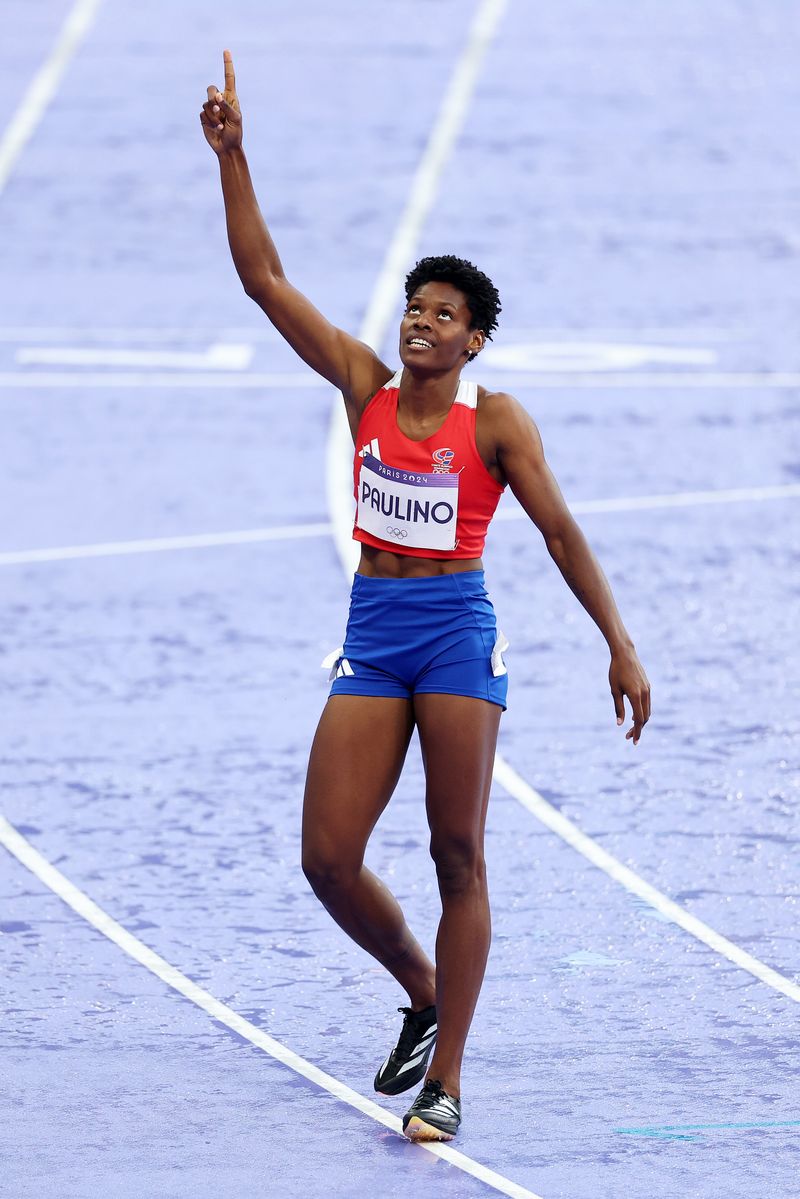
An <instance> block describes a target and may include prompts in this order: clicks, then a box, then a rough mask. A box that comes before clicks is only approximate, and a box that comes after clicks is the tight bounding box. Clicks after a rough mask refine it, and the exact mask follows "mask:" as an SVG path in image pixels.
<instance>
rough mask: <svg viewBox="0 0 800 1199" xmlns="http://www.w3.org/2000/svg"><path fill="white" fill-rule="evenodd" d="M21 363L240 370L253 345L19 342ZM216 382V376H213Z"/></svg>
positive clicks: (245, 366) (227, 343)
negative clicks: (141, 346)
mask: <svg viewBox="0 0 800 1199" xmlns="http://www.w3.org/2000/svg"><path fill="white" fill-rule="evenodd" d="M15 358H16V361H17V362H19V363H20V365H21V366H28V365H33V366H138V367H145V368H147V369H148V370H149V369H153V368H155V367H160V366H167V367H174V368H175V369H176V370H198V369H199V370H210V371H223V370H224V371H231V370H235V371H244V370H247V368H248V366H249V365H250V363H251V362H252V361H253V347H252V346H251V345H247V344H244V343H242V342H215V343H213V344H212V345H210V346H207V347H206V348H205V349H204V350H193V351H192V350H152V349H149V350H137V349H131V348H130V347H127V346H23V347H22V348H21V349H18V350H17V352H16V355H15ZM216 381H217V383H218V382H219V380H216Z"/></svg>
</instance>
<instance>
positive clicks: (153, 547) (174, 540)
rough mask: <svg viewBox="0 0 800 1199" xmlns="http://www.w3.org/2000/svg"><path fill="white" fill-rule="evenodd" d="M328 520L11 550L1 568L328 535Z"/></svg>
mask: <svg viewBox="0 0 800 1199" xmlns="http://www.w3.org/2000/svg"><path fill="white" fill-rule="evenodd" d="M330 531H331V526H330V523H329V521H318V522H317V523H316V524H306V525H273V526H272V528H266V529H239V530H234V531H233V532H230V533H194V534H190V535H189V536H184V537H149V538H145V539H144V540H140V541H101V542H98V543H97V544H96V545H63V546H56V547H54V548H53V549H42V550H11V551H9V552H8V553H4V554H0V566H20V565H23V564H24V563H27V562H67V561H70V560H72V559H75V558H112V557H116V556H117V555H119V554H153V553H159V552H163V551H164V550H195V549H206V548H208V547H211V546H217V545H252V544H254V543H256V542H259V541H294V540H296V539H299V538H302V537H323V536H325V535H327V534H329V533H330Z"/></svg>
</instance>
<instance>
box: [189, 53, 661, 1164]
mask: <svg viewBox="0 0 800 1199" xmlns="http://www.w3.org/2000/svg"><path fill="white" fill-rule="evenodd" d="M224 69H225V92H224V94H223V93H221V92H220V91H219V90H218V89H217V88H216V87H215V86H211V87H209V88H208V99H207V101H206V102H205V104H204V105H203V111H202V112H201V114H200V120H201V122H202V126H203V132H204V134H205V137H206V140H207V141H208V143H209V145H210V146H211V148H212V149H213V150H214V152H215V153H216V155H217V157H218V160H219V166H220V173H221V179H222V191H223V196H224V200H225V213H226V219H227V229H228V239H229V242H230V247H231V253H232V255H233V260H234V263H235V265H236V270H237V271H238V273H239V277H240V279H241V281H242V284H243V286H244V289H245V291H246V292H247V294H248V295H249V296H251V297H252V299H254V300H255V301H256V303H257V304H258V305H259V306H260V307H261V308H262V309H263V310H264V312H265V313H266V314H267V316H268V317H269V319H270V321H271V322H272V323H273V325H274V326H275V327H276V328H277V329H278V331H279V332H280V333H281V334H282V336H283V337H284V338H285V339H286V341H288V343H289V344H290V345H291V346H292V347H293V349H294V350H295V351H296V352H297V353H298V354H299V356H300V357H301V358H302V359H303V361H304V362H306V363H307V364H308V365H309V366H310V367H312V369H313V370H315V371H317V372H318V373H319V374H320V375H322V376H323V378H325V379H327V380H328V381H329V382H330V383H332V384H333V385H334V386H335V387H337V388H338V389H339V390H340V391H341V393H342V395H343V397H344V403H345V408H346V411H347V416H348V420H349V423H350V429H351V432H352V434H353V441H354V443H355V455H354V487H355V498H356V516H355V528H354V531H353V536H354V537H355V538H356V540H357V541H359V542H360V543H361V560H360V562H359V565H358V570H357V573H356V575H355V578H354V581H353V590H352V596H351V602H350V614H349V618H348V622H347V630H346V636H345V641H344V646H343V647H342V650H341V652H339V653H337V655H336V656H335V661H333V662H332V666H333V670H332V672H331V673H332V676H333V684H332V687H331V694H330V697H329V699H328V702H327V704H326V707H325V709H324V711H323V714H322V718H321V720H320V723H319V727H318V729H317V733H316V736H315V738H314V744H313V747H312V750H311V759H310V762H309V767H308V777H307V782H306V792H305V801H304V808H303V855H302V866H303V871H304V873H305V875H306V877H307V878H308V880H309V882H310V884H311V886H312V888H313V890H314V892H315V893H316V895H317V896H318V897H319V899H320V900H321V902H322V903H323V904H324V906H325V907H326V909H327V910H328V911H329V912H330V914H331V916H332V917H333V918H334V920H335V921H336V922H337V923H338V924H339V925H340V926H341V927H342V928H343V929H344V930H345V932H346V933H348V935H349V936H350V937H352V938H353V940H354V941H356V942H357V943H358V944H359V945H360V946H362V948H363V949H365V950H366V951H367V952H368V953H370V954H371V955H372V956H373V957H375V958H376V959H377V960H378V961H379V962H381V963H382V964H383V965H384V966H385V967H386V969H387V970H388V971H389V972H390V973H391V974H392V975H393V976H394V978H396V979H397V981H398V983H399V984H400V986H401V987H402V988H403V989H404V991H406V992H407V994H408V998H409V1006H407V1007H401V1008H400V1009H399V1011H401V1012H402V1013H403V1014H404V1021H403V1028H402V1031H401V1033H400V1038H399V1040H398V1043H397V1045H396V1046H395V1048H394V1049H393V1050H392V1052H391V1053H390V1054H389V1057H388V1058H387V1059H386V1061H385V1062H384V1063H383V1065H382V1066H381V1067H380V1069H379V1070H378V1073H377V1075H376V1076H375V1084H374V1085H375V1089H376V1090H377V1091H379V1092H381V1093H383V1094H387V1095H396V1094H400V1093H401V1092H403V1091H405V1090H407V1089H408V1088H410V1087H413V1086H415V1085H416V1084H417V1083H419V1082H420V1081H423V1086H422V1089H421V1091H420V1093H419V1094H418V1095H417V1097H416V1099H415V1100H414V1102H413V1103H412V1105H411V1107H410V1108H409V1110H408V1112H407V1113H406V1115H405V1117H404V1119H403V1130H404V1132H405V1134H406V1136H407V1137H409V1138H410V1139H412V1140H443V1141H447V1140H452V1138H453V1137H454V1136H455V1133H456V1131H457V1129H458V1126H459V1124H460V1122H461V1087H460V1073H461V1062H462V1058H463V1053H464V1045H465V1042H466V1039H467V1033H468V1031H469V1027H470V1024H471V1021H472V1016H473V1013H474V1010H475V1005H476V1003H477V999H478V994H479V991H480V987H481V983H482V981H483V975H484V970H485V967H486V959H487V955H488V952H489V942H490V914H489V903H488V894H487V887H486V871H485V866H484V856H483V839H484V826H485V823H486V810H487V804H488V799H489V788H490V784H491V778H492V765H493V761H494V754H495V745H496V741H497V730H498V725H499V722H500V714H501V712H502V711H504V710H505V706H506V690H507V675H506V668H505V664H504V662H503V659H502V651H503V649H504V648H505V642H504V639H503V638H502V634H500V635H498V632H497V629H496V625H495V617H494V612H493V610H492V606H491V603H490V601H489V598H488V596H487V594H486V590H485V587H484V578H483V564H482V561H481V553H482V550H483V544H484V538H485V534H486V529H487V526H488V524H489V522H490V520H491V518H492V515H493V514H494V511H495V508H496V506H497V502H498V500H499V498H500V496H501V494H502V492H503V490H504V488H505V487H506V486H509V487H510V488H511V490H512V491H513V493H514V495H515V496H516V497H517V499H518V500H519V502H520V504H521V505H522V507H523V508H524V509H525V511H526V512H527V514H528V515H529V516H530V518H531V520H532V521H533V522H534V524H536V525H537V527H538V528H539V530H540V531H541V533H542V535H543V537H544V539H545V542H546V545H547V548H548V550H549V552H550V554H551V555H552V557H553V559H554V560H555V562H556V565H557V566H558V568H559V570H560V571H561V573H562V574H563V576H564V578H565V580H566V582H567V584H568V585H569V586H570V587H571V589H572V590H573V591H574V593H575V595H576V596H577V597H578V599H579V600H580V602H581V603H582V604H583V606H584V608H585V609H586V611H587V612H588V613H589V615H590V616H591V617H592V618H593V619H594V621H595V622H596V623H597V625H598V627H599V628H600V630H601V631H602V633H603V635H604V636H605V638H606V641H607V642H608V646H609V649H610V652H611V665H610V669H609V682H610V685H611V692H612V695H613V698H614V706H615V709H616V715H617V723H618V724H621V723H622V722H623V719H624V702H623V697H624V696H627V697H628V700H629V702H630V705H631V710H632V714H633V726H632V727H631V728H630V729H629V731H628V733H627V734H626V736H627V737H628V738H632V739H633V743H634V745H635V744H636V743H637V742H638V740H639V736H640V734H641V731H642V726H643V725H644V724H645V723H646V722H647V720H648V718H649V715H650V694H649V686H648V683H647V679H646V677H645V673H644V670H643V669H642V666H641V664H640V662H639V659H638V657H637V655H636V651H635V649H634V647H633V643H632V642H631V639H630V637H629V636H628V634H627V632H626V631H625V627H624V625H623V623H622V620H621V618H620V615H619V613H618V611H617V608H616V605H615V603H614V599H613V597H612V595H611V591H610V589H609V586H608V583H607V581H606V579H605V577H604V575H603V573H602V571H601V569H600V567H599V565H598V563H597V561H596V560H595V558H594V556H593V555H592V552H591V550H590V549H589V547H588V545H587V543H586V541H585V539H584V537H583V534H582V533H581V531H580V529H579V528H578V526H577V525H576V524H575V521H574V520H573V519H572V517H571V515H570V513H569V511H568V509H567V507H566V505H565V503H564V500H563V498H562V496H561V493H560V491H559V489H558V485H557V483H556V481H555V479H554V478H553V475H552V474H551V472H550V470H549V468H548V466H547V463H546V462H545V459H544V455H543V453H542V444H541V440H540V438H539V434H538V431H537V429H536V426H535V425H534V423H533V421H532V420H531V418H530V417H529V416H528V414H527V412H526V411H525V410H524V409H523V408H522V406H521V405H520V404H519V403H518V402H517V401H516V400H515V399H514V398H513V397H512V396H510V395H506V394H505V393H503V392H489V391H487V390H486V389H485V388H484V387H480V386H478V385H477V384H475V383H471V382H467V381H465V380H462V379H461V371H462V368H463V367H464V365H465V364H466V363H467V362H471V361H472V360H473V359H474V358H476V357H477V356H478V354H480V352H481V350H482V349H483V347H484V345H485V343H486V339H487V338H488V337H491V335H492V332H493V331H494V329H496V328H497V316H498V313H499V311H500V303H499V297H498V294H497V291H496V290H495V288H494V287H493V285H492V283H491V281H490V280H489V279H488V278H487V277H486V275H484V274H483V273H482V272H481V271H479V270H477V269H476V268H475V267H474V266H472V264H471V263H469V262H466V261H464V260H463V259H460V258H455V257H453V256H452V255H443V256H441V257H434V258H425V259H423V260H422V261H421V262H418V263H417V265H416V266H415V267H414V269H413V270H412V271H411V273H410V274H409V275H408V278H407V279H406V288H405V291H406V301H407V303H406V308H405V312H404V315H403V318H402V320H401V323H400V344H399V357H400V362H401V364H402V365H401V367H400V368H399V369H398V370H397V371H393V370H392V369H391V368H390V367H388V366H386V365H385V363H383V362H382V361H381V360H380V358H378V356H377V355H376V354H375V352H374V351H373V350H372V349H371V348H370V347H369V346H367V345H365V344H364V343H363V342H360V341H358V340H356V339H355V338H354V337H351V336H350V335H349V334H347V333H345V332H343V331H342V330H341V329H337V328H335V327H334V326H333V325H331V324H330V323H329V322H328V321H327V320H326V319H325V317H324V316H322V314H321V313H320V312H318V311H317V309H316V308H314V306H313V305H312V304H311V303H310V302H309V300H307V299H306V297H305V296H303V295H301V294H300V293H299V292H298V291H297V290H296V289H295V288H294V287H293V286H292V284H291V283H290V282H289V281H288V279H287V278H286V276H285V274H284V272H283V267H282V265H281V261H280V258H279V257H278V253H277V251H276V249H275V246H274V244H273V242H272V239H271V237H270V235H269V232H268V231H267V228H266V225H265V224H264V221H263V218H262V216H261V213H260V211H259V207H258V203H257V201H256V198H255V194H254V192H253V186H252V183H251V180H250V174H249V171H248V168H247V162H246V160H245V156H244V152H243V150H242V117H241V110H240V107H239V102H238V99H237V96H236V84H235V79H234V71H233V62H232V59H231V55H230V53H229V52H228V51H225V54H224ZM415 727H416V729H417V730H418V733H419V739H420V745H421V748H422V758H423V763H424V767H425V777H426V796H425V802H426V810H427V818H428V823H429V826H430V832H431V840H430V852H431V856H432V858H433V861H434V863H435V867H436V875H437V880H438V885H439V892H440V895H441V900H442V916H441V921H440V924H439V929H438V933H437V937H436V963H435V967H434V964H433V963H432V962H431V961H430V960H429V959H428V957H427V956H426V954H425V953H424V951H423V950H422V948H421V946H420V945H419V943H418V942H417V941H416V939H415V938H414V936H413V934H412V933H411V931H410V930H409V928H408V926H407V925H406V922H405V919H404V918H403V913H402V911H401V909H400V907H399V905H398V903H397V901H396V900H395V899H394V897H393V896H392V895H391V894H390V892H389V891H388V890H387V889H386V887H384V885H383V883H382V882H381V881H380V879H378V878H377V877H376V876H375V875H374V874H373V873H372V872H371V871H369V870H368V869H367V868H366V867H365V866H364V864H363V861H364V851H365V848H366V844H367V841H368V838H369V835H370V833H371V832H372V829H373V828H374V826H375V823H376V822H377V820H378V817H379V816H380V814H381V812H382V811H383V809H384V808H385V806H386V804H387V803H388V801H389V798H390V796H391V795H392V792H393V791H394V788H395V785H396V783H397V780H398V778H399V775H400V771H401V768H402V765H403V761H404V759H405V755H406V751H407V749H408V744H409V741H410V738H411V734H412V731H413V730H414V728H415ZM431 1054H433V1056H432V1057H431ZM429 1059H430V1062H429Z"/></svg>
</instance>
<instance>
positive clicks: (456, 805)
mask: <svg viewBox="0 0 800 1199" xmlns="http://www.w3.org/2000/svg"><path fill="white" fill-rule="evenodd" d="M501 713H502V709H501V708H500V707H499V706H498V705H497V704H493V703H489V702H487V701H486V700H482V699H473V698H471V697H468V696H465V695H436V694H423V695H416V696H415V697H414V714H415V717H416V722H417V727H418V730H419V739H420V745H421V747H422V759H423V762H424V764H425V778H426V796H425V802H426V807H427V813H428V824H429V825H430V830H431V854H432V855H433V857H434V858H435V859H436V858H441V859H442V860H444V858H445V857H452V858H454V859H455V861H456V863H457V862H458V860H459V859H464V861H465V862H467V861H469V859H470V858H471V857H472V856H473V855H475V854H477V855H479V856H480V855H482V850H483V835H484V829H485V826H486V812H487V808H488V804H489V789H490V787H491V782H492V769H493V766H494V755H495V748H496V746H497V731H498V728H499V726H500V716H501ZM437 864H438V862H437Z"/></svg>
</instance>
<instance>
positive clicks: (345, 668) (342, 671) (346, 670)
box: [336, 658, 355, 679]
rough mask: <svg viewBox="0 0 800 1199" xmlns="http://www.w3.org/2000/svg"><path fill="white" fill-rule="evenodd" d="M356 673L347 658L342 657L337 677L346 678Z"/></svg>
mask: <svg viewBox="0 0 800 1199" xmlns="http://www.w3.org/2000/svg"><path fill="white" fill-rule="evenodd" d="M354 673H355V671H354V670H353V667H352V666H351V665H350V663H349V662H348V661H347V658H342V660H341V662H340V663H339V669H338V670H337V671H336V677H337V679H344V678H346V677H347V676H348V675H351V676H352V675H353V674H354Z"/></svg>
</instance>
